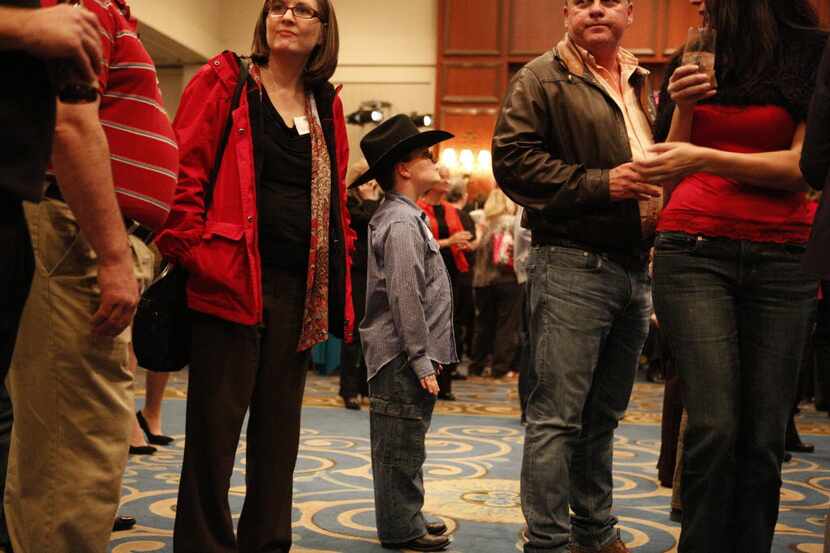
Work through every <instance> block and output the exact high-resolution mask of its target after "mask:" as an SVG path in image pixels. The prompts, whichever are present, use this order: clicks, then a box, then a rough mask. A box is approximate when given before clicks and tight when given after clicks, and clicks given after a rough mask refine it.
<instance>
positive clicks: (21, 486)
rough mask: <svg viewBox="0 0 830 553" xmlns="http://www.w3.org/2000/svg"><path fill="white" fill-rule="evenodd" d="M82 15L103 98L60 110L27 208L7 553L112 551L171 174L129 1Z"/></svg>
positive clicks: (169, 147) (166, 134)
mask: <svg viewBox="0 0 830 553" xmlns="http://www.w3.org/2000/svg"><path fill="white" fill-rule="evenodd" d="M54 3H55V0H43V2H42V4H43V5H44V6H49V5H51V4H54ZM83 8H85V9H86V10H89V11H90V12H92V13H93V14H95V16H96V17H97V19H98V22H99V23H100V26H101V32H100V33H98V39H99V40H100V41H101V46H102V50H103V56H102V58H103V63H102V68H103V69H102V70H101V72H100V74H99V75H98V82H97V83H95V88H97V91H96V90H95V88H90V87H84V86H76V87H74V88H73V87H69V89H68V92H69V94H68V96H67V97H64V96H62V97H61V100H62V101H61V102H58V110H57V126H56V131H55V141H54V143H55V150H54V153H53V156H52V170H53V171H52V173H51V175H50V176H49V179H48V180H49V181H50V184H49V186H48V189H47V191H46V198H45V199H44V201H42V202H40V203H38V204H26V205H25V206H24V207H25V213H26V222H27V224H28V228H29V233H30V235H31V239H32V247H33V251H34V258H35V275H34V278H33V281H32V288H31V292H30V294H29V298H28V300H27V301H26V306H25V307H24V310H23V315H22V318H21V322H20V331H19V334H18V338H17V343H16V345H15V352H14V356H13V359H12V363H11V368H10V371H9V378H8V383H9V392H10V395H11V397H12V401H13V403H14V416H15V421H14V425H13V428H12V440H11V441H12V443H11V451H10V454H9V469H8V476H7V481H6V494H5V508H6V516H7V524H8V528H9V534H10V537H11V543H12V547H13V549H14V551H15V553H104V552H105V551H106V550H107V547H108V545H109V537H110V532H111V530H112V524H113V519H114V517H115V514H116V510H117V508H118V502H119V496H120V491H121V477H122V474H123V472H124V468H125V466H126V462H127V451H128V437H129V434H130V429H131V425H132V424H133V421H134V419H133V413H132V406H133V396H132V380H133V376H132V374H131V373H130V371H129V370H128V360H129V344H130V329H129V324H130V322H131V320H132V316H133V313H134V311H135V306H136V303H137V300H138V286H137V283H136V278H137V277H138V278H140V279H146V278H147V277H148V273H149V271H150V270H151V268H152V254H151V253H150V252H149V251H148V249H147V247H146V246H145V245H144V244H143V243H142V242H143V241H144V240H147V239H148V238H149V234H151V232H152V230H154V229H156V228H159V227H160V226H161V224H162V223H163V222H164V219H165V218H166V215H167V211H168V210H169V203H170V201H171V200H172V195H173V191H174V189H175V184H176V178H177V172H178V148H177V146H176V142H175V138H174V135H173V131H172V128H171V127H170V123H169V121H168V119H167V115H166V113H165V112H164V110H163V108H162V107H161V94H160V92H159V89H158V85H157V77H156V74H155V68H154V66H153V63H152V60H151V59H150V57H149V55H148V54H147V52H146V50H145V49H144V47H143V46H142V44H141V42H140V40H139V38H138V35H137V34H136V32H135V30H136V29H135V20H134V19H132V18H131V16H130V15H129V9H128V8H127V6H126V4H125V3H124V0H110V1H109V2H106V3H102V2H98V1H97V0H83ZM67 100H69V101H67ZM81 185H83V186H81ZM70 207H71V208H72V209H71V210H70ZM79 220H80V221H87V222H89V221H92V223H93V224H86V225H85V226H84V225H80V226H79V224H78V222H77V221H79ZM125 223H126V229H128V232H129V233H130V236H129V238H128V236H127V232H125Z"/></svg>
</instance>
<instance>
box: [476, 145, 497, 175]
mask: <svg viewBox="0 0 830 553" xmlns="http://www.w3.org/2000/svg"><path fill="white" fill-rule="evenodd" d="M478 170H479V171H482V172H485V173H489V172H491V171H492V170H493V156H492V154H490V150H481V151H480V152H479V153H478Z"/></svg>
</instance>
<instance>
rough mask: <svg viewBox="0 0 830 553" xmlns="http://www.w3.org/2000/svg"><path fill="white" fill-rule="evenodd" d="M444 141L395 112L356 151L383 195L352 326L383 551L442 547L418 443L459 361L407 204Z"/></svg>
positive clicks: (443, 285) (447, 298)
mask: <svg viewBox="0 0 830 553" xmlns="http://www.w3.org/2000/svg"><path fill="white" fill-rule="evenodd" d="M449 138H452V135H451V134H450V133H447V132H444V131H426V132H419V131H418V129H417V127H416V126H415V124H414V123H413V122H412V120H411V119H410V118H409V117H407V116H405V115H396V116H395V117H392V118H390V119H388V120H387V121H385V122H384V123H382V124H381V125H380V126H378V127H377V128H375V129H374V130H372V131H371V132H370V133H369V134H367V135H366V136H365V137H364V138H363V140H362V141H361V142H360V147H361V149H362V150H363V154H364V155H365V156H366V160H367V161H368V162H369V170H368V171H367V172H366V173H364V174H363V175H362V176H361V177H359V178H358V179H357V180H356V181H355V183H354V184H353V186H358V185H360V184H362V183H364V182H366V181H368V180H370V179H376V180H377V181H378V183H379V184H380V186H381V188H383V190H384V191H385V192H386V197H385V199H384V200H383V203H382V204H381V206H380V207H379V208H378V210H377V211H376V212H375V214H374V216H373V217H372V220H371V222H370V223H369V240H368V241H369V256H368V257H369V259H368V279H367V287H366V316H365V317H364V318H363V321H362V323H361V324H360V338H361V342H362V344H363V351H364V356H365V358H366V366H367V368H368V378H369V396H370V398H371V436H372V473H373V477H374V487H375V513H376V518H377V529H378V537H379V539H380V542H381V545H383V547H385V548H388V549H403V548H406V549H411V550H414V551H443V550H444V549H446V548H447V546H449V544H450V539H449V537H447V536H444V534H445V533H446V531H447V528H446V526H445V525H444V524H443V523H441V522H433V523H429V522H427V521H426V519H425V518H424V515H423V514H422V513H421V508H422V507H423V505H424V474H423V465H424V461H425V460H426V446H425V443H424V442H425V439H426V433H427V430H429V424H430V420H431V418H432V409H433V407H434V406H435V397H436V396H437V395H438V382H437V380H436V374H437V373H438V372H439V371H440V370H441V366H442V365H446V364H450V363H456V362H457V361H458V359H457V356H456V352H455V338H454V336H453V325H452V292H451V289H450V281H449V276H448V275H447V270H446V268H445V266H444V261H443V259H442V258H441V254H440V252H439V247H438V242H436V240H435V238H433V236H432V232H431V231H430V229H429V225H428V223H427V220H426V214H425V213H424V212H423V211H422V210H421V208H419V207H418V206H417V205H416V203H415V202H416V201H417V200H418V198H420V197H421V195H423V193H424V192H426V191H427V190H429V189H431V188H433V187H434V186H435V185H436V184H437V183H438V182H439V181H440V179H441V177H440V175H439V174H438V168H437V166H436V164H435V161H434V159H433V157H432V154H431V152H430V150H429V148H430V147H432V146H434V145H435V144H437V143H439V142H442V141H444V140H447V139H449Z"/></svg>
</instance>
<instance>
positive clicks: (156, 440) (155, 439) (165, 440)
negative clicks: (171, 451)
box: [135, 411, 174, 445]
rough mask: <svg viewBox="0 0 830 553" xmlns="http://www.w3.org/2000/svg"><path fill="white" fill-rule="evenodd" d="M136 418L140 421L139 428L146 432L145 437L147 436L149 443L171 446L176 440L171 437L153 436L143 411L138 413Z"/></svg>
mask: <svg viewBox="0 0 830 553" xmlns="http://www.w3.org/2000/svg"><path fill="white" fill-rule="evenodd" d="M135 418H136V419H138V426H140V427H141V430H142V431H143V432H144V435H145V436H147V442H148V443H151V444H153V445H170V444H172V443H173V441H174V438H171V437H170V436H164V435H163V434H153V433H152V432H150V425H149V424H147V419H145V418H144V415H142V414H141V411H136V413H135Z"/></svg>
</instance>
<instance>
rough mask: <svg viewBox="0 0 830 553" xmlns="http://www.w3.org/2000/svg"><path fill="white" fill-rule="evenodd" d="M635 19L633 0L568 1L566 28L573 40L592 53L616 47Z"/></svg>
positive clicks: (566, 6)
mask: <svg viewBox="0 0 830 553" xmlns="http://www.w3.org/2000/svg"><path fill="white" fill-rule="evenodd" d="M633 21H634V5H633V4H632V3H631V1H630V0H568V2H567V3H566V4H565V28H567V29H568V34H569V35H570V36H571V39H572V40H573V41H574V42H576V43H577V44H578V45H579V46H581V47H583V48H585V49H586V50H588V51H589V52H592V53H593V52H596V51H598V50H608V49H616V48H618V47H619V45H620V42H621V41H622V37H623V34H624V33H625V30H626V29H627V28H628V27H629V26H630V25H631V23H632V22H633Z"/></svg>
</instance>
